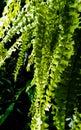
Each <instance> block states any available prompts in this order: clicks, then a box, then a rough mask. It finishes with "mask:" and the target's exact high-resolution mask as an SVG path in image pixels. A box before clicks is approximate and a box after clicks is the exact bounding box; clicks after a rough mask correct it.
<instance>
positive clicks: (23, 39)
mask: <svg viewBox="0 0 81 130" xmlns="http://www.w3.org/2000/svg"><path fill="white" fill-rule="evenodd" d="M80 5H81V4H80V2H78V1H77V0H72V1H69V0H59V1H57V0H55V1H54V0H51V1H49V0H46V2H44V1H40V2H39V1H37V0H35V1H28V0H26V1H25V6H23V7H22V8H21V2H20V1H18V0H9V1H8V2H7V5H6V7H5V8H4V11H3V16H2V18H1V19H0V29H1V34H0V38H1V42H0V49H1V53H0V66H2V65H3V63H4V62H5V60H6V59H7V58H10V57H11V55H12V53H13V52H14V51H16V50H19V54H18V60H17V63H16V67H15V70H14V79H15V81H16V80H17V76H18V74H19V72H20V69H22V68H21V67H22V66H23V65H24V62H25V61H26V62H25V64H26V69H27V71H30V70H31V65H33V66H34V74H33V79H32V81H31V83H30V85H29V87H28V89H27V90H26V91H27V93H30V90H31V89H32V86H35V93H34V96H33V98H34V99H33V100H32V98H30V99H31V100H32V101H31V108H30V113H29V114H30V115H31V125H30V127H31V130H45V129H46V130H47V129H50V125H49V123H47V118H49V116H48V117H47V115H46V113H47V112H48V113H50V111H51V115H52V117H53V121H52V125H53V126H56V128H57V130H63V129H66V126H67V125H66V118H68V116H70V114H69V113H70V110H69V107H71V104H70V103H69V100H70V98H71V99H72V103H74V98H73V97H71V92H72V90H73V86H72V87H71V85H70V84H72V83H73V81H72V78H71V76H72V73H73V69H74V65H73V63H74V60H73V59H72V58H74V59H75V57H76V56H75V55H76V54H75V53H76V52H75V48H74V47H75V46H76V44H77V43H76V41H75V39H74V37H75V36H74V33H75V30H76V29H78V28H80V19H79V17H80V16H79V11H80ZM12 10H13V13H12ZM4 18H6V19H7V21H6V22H5V20H4ZM4 27H5V28H4ZM14 37H17V38H16V40H15V43H13V38H14ZM7 44H8V45H9V44H11V45H9V47H8V48H7V47H5V46H6V45H7ZM31 48H32V50H31V54H29V53H28V51H29V49H31ZM3 54H4V55H3ZM25 54H26V55H25ZM25 56H26V57H25ZM69 71H70V72H69ZM67 75H68V76H67ZM69 86H70V88H69ZM75 89H76V87H75ZM58 91H59V94H58ZM73 92H74V91H73ZM69 93H70V94H69ZM74 93H75V92H74ZM29 95H30V94H29ZM31 96H32V95H31ZM68 96H69V99H68V98H67V97H68ZM61 106H63V108H61ZM67 106H68V108H67ZM75 106H76V104H75V103H74V106H73V107H72V108H71V110H73V109H74V107H75ZM50 109H51V110H50Z"/></svg>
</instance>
